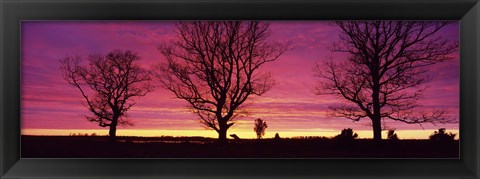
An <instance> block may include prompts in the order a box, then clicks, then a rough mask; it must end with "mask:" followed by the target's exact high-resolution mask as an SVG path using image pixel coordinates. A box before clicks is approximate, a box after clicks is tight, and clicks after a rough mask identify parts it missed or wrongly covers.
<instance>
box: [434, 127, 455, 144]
mask: <svg viewBox="0 0 480 179" xmlns="http://www.w3.org/2000/svg"><path fill="white" fill-rule="evenodd" d="M456 135H457V134H453V133H451V132H448V133H447V132H446V130H445V128H440V129H438V131H435V132H433V134H432V135H430V140H433V141H453V140H455V136H456Z"/></svg>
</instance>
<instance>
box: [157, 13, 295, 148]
mask: <svg viewBox="0 0 480 179" xmlns="http://www.w3.org/2000/svg"><path fill="white" fill-rule="evenodd" d="M268 27H269V24H267V23H262V22H256V21H201V22H199V21H194V22H180V23H178V24H177V25H176V29H177V33H178V38H177V39H176V40H174V41H173V42H172V43H170V44H163V45H160V46H159V47H158V49H159V50H160V52H161V53H162V54H163V56H164V57H165V60H164V62H163V63H161V64H159V65H157V66H156V69H157V70H156V71H157V73H156V76H157V77H158V79H159V80H160V82H161V83H162V84H163V86H164V87H165V88H166V89H169V90H170V91H172V92H173V93H174V94H175V95H176V97H177V98H179V99H183V100H185V101H187V102H188V104H189V108H190V109H191V110H192V112H193V113H195V114H197V115H198V117H199V118H200V122H201V123H202V124H203V125H204V126H205V127H207V128H211V129H214V130H215V131H217V133H218V135H219V137H218V138H219V140H220V141H225V140H226V133H227V130H228V129H229V128H230V127H231V126H232V125H233V124H234V123H235V119H236V117H239V115H241V114H242V113H241V112H240V110H239V109H240V108H242V104H243V103H244V102H245V101H246V100H247V99H249V98H250V97H251V96H252V95H256V96H261V95H263V94H265V93H266V92H267V91H268V90H270V88H272V86H273V84H274V80H273V79H272V77H271V74H270V73H268V72H263V71H261V70H260V67H261V66H262V65H263V64H265V63H268V62H272V61H275V60H277V59H278V58H279V57H280V56H281V55H282V54H283V53H284V52H285V51H286V50H287V46H286V45H284V44H280V43H275V42H270V41H268V39H267V38H268V37H269V30H268Z"/></svg>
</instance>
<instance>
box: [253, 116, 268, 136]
mask: <svg viewBox="0 0 480 179" xmlns="http://www.w3.org/2000/svg"><path fill="white" fill-rule="evenodd" d="M267 127H268V126H267V122H266V121H263V120H262V119H260V118H258V119H255V127H254V128H253V130H254V131H255V133H257V139H261V138H262V136H264V135H265V129H267Z"/></svg>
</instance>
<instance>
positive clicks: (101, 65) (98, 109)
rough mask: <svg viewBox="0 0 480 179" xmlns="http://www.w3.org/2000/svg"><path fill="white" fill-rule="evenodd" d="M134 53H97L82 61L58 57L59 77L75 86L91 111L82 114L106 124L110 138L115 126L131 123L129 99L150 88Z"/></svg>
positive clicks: (147, 74)
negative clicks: (128, 112)
mask: <svg viewBox="0 0 480 179" xmlns="http://www.w3.org/2000/svg"><path fill="white" fill-rule="evenodd" d="M139 60H140V57H139V56H138V55H137V53H135V52H132V51H129V50H114V51H111V52H109V53H108V54H106V55H103V54H100V53H97V54H93V55H90V56H88V58H87V59H86V62H85V60H84V59H83V58H82V57H80V56H67V57H65V58H64V59H63V60H61V67H60V69H61V71H62V74H63V78H64V79H65V81H67V82H68V84H70V85H72V86H74V87H76V88H77V89H78V90H79V91H80V93H81V94H82V96H83V98H84V99H85V101H86V107H87V108H88V110H89V111H90V112H91V113H92V114H93V115H92V116H85V117H86V118H87V119H88V120H89V121H91V122H96V123H98V125H99V126H100V127H109V128H110V130H109V136H110V140H112V141H115V140H116V131H117V125H118V124H120V125H132V123H131V122H130V121H128V120H127V119H126V114H127V111H128V110H129V109H130V108H131V107H132V106H133V105H134V104H135V102H134V101H133V98H135V97H141V96H145V95H146V94H147V93H148V92H150V91H152V89H153V86H151V85H150V83H149V81H150V76H149V73H148V72H147V71H146V70H145V69H143V68H142V67H140V64H139V63H138V61H139Z"/></svg>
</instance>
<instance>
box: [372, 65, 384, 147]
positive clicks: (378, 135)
mask: <svg viewBox="0 0 480 179" xmlns="http://www.w3.org/2000/svg"><path fill="white" fill-rule="evenodd" d="M379 65H380V61H379V58H374V61H373V66H374V68H373V70H372V83H373V86H372V102H373V114H372V115H373V116H372V117H373V118H372V126H373V140H375V141H381V140H382V123H381V120H382V116H381V110H380V76H379V73H380V72H379Z"/></svg>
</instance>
